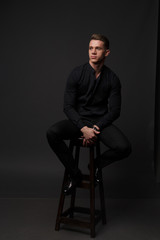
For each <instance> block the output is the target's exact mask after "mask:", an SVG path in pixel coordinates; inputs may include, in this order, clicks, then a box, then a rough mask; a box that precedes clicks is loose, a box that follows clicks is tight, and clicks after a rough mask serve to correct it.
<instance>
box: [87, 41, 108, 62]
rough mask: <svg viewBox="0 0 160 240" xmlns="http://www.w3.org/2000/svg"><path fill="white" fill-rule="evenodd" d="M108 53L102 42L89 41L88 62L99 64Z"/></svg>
mask: <svg viewBox="0 0 160 240" xmlns="http://www.w3.org/2000/svg"><path fill="white" fill-rule="evenodd" d="M109 53H110V51H109V49H106V48H105V46H104V42H103V41H100V40H91V41H90V43H89V61H90V62H91V63H93V64H99V63H101V62H103V61H104V59H105V57H106V56H108V54H109Z"/></svg>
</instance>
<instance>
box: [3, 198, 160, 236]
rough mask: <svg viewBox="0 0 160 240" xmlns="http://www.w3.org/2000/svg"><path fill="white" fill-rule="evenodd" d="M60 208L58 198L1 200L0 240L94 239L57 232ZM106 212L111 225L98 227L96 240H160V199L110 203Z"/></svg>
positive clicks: (82, 233) (80, 232)
mask: <svg viewBox="0 0 160 240" xmlns="http://www.w3.org/2000/svg"><path fill="white" fill-rule="evenodd" d="M86 201H88V199H85V200H84V199H79V202H81V203H84V204H86ZM57 205H58V200H57V199H55V198H1V199H0V239H1V240H42V239H43V240H53V239H54V240H56V239H64V238H65V239H71V237H74V239H77V240H78V239H90V235H89V232H88V230H85V231H84V230H81V229H74V231H73V229H72V230H71V228H70V229H69V228H68V227H65V226H62V227H61V230H60V231H59V232H56V231H55V230H54V225H55V218H56V214H57ZM106 208H107V221H108V222H107V225H106V226H102V225H101V223H99V224H98V225H97V227H96V239H107V240H119V239H123V240H159V239H160V199H158V198H152V199H107V200H106Z"/></svg>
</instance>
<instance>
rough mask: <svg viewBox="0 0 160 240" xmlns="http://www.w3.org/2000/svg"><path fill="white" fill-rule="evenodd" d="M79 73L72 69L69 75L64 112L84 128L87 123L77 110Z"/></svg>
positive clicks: (79, 126)
mask: <svg viewBox="0 0 160 240" xmlns="http://www.w3.org/2000/svg"><path fill="white" fill-rule="evenodd" d="M78 75H79V74H78V73H77V72H76V71H74V70H73V71H72V73H71V74H70V75H69V77H68V79H67V83H66V88H65V92H64V113H65V114H66V116H67V117H68V118H69V119H70V120H71V121H72V122H73V123H74V124H75V125H76V126H77V127H78V128H79V129H81V128H83V127H84V126H85V124H84V123H83V122H82V120H81V118H80V115H79V114H78V112H77V111H76V100H77V94H78V80H79V77H80V76H78Z"/></svg>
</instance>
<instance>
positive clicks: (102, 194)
mask: <svg viewBox="0 0 160 240" xmlns="http://www.w3.org/2000/svg"><path fill="white" fill-rule="evenodd" d="M100 178H101V181H100V183H99V195H100V203H101V214H102V223H103V224H106V207H105V198H104V187H103V179H102V170H100Z"/></svg>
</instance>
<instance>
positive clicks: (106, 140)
mask: <svg viewBox="0 0 160 240" xmlns="http://www.w3.org/2000/svg"><path fill="white" fill-rule="evenodd" d="M95 123H96V122H94V121H88V120H86V121H85V124H86V126H88V127H92V126H93V125H94V124H95ZM80 136H82V133H81V132H80V130H79V128H77V127H76V126H75V125H74V124H73V123H72V122H71V121H70V120H63V121H60V122H58V123H56V124H54V125H53V126H51V127H50V128H49V129H48V131H47V139H48V142H49V145H50V147H51V148H52V150H53V151H54V152H55V154H56V155H57V156H58V158H59V160H60V161H61V162H62V164H63V165H64V166H65V168H66V170H67V171H68V173H69V174H70V175H71V176H72V177H75V176H76V174H77V173H78V171H79V170H78V169H77V168H76V164H75V160H74V158H73V156H72V153H71V152H70V150H69V148H68V146H67V145H66V143H65V142H64V140H69V139H72V138H73V139H74V138H77V137H80ZM98 138H99V140H100V141H101V142H102V143H103V144H104V145H106V146H107V147H109V150H107V151H105V152H104V153H102V155H101V156H100V159H96V160H95V161H96V165H97V166H98V167H101V168H103V167H105V166H107V165H109V164H110V163H112V162H115V161H117V160H120V159H123V158H125V157H127V156H128V155H129V154H130V153H131V145H130V143H129V141H128V139H127V138H126V136H125V135H124V134H123V133H122V132H121V131H120V130H119V129H118V128H117V127H116V126H114V125H109V126H107V127H106V128H104V129H103V130H102V131H101V133H100V134H99V135H98Z"/></svg>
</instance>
